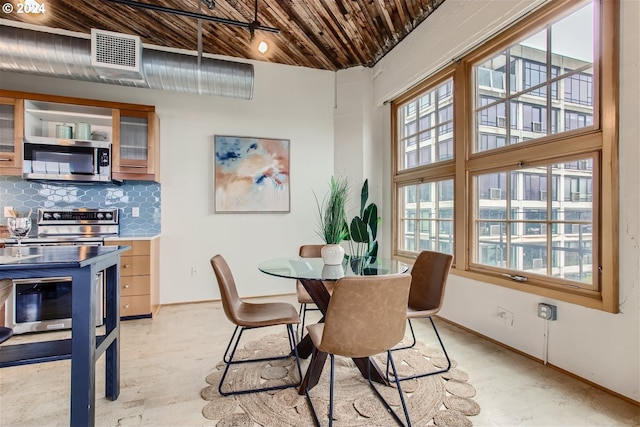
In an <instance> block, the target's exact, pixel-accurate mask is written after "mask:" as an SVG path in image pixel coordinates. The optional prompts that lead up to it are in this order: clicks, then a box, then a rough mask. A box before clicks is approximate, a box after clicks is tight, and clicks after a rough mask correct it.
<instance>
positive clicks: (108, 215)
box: [105, 212, 113, 219]
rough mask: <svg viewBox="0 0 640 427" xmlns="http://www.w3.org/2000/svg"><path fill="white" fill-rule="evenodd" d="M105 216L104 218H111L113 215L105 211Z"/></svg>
mask: <svg viewBox="0 0 640 427" xmlns="http://www.w3.org/2000/svg"><path fill="white" fill-rule="evenodd" d="M105 216H106V218H107V219H111V218H113V215H112V214H111V213H109V212H107V213H106V214H105Z"/></svg>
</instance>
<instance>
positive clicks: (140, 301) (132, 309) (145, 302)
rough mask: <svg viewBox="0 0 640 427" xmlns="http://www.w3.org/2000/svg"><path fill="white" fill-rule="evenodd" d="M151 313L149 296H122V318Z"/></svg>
mask: <svg viewBox="0 0 640 427" xmlns="http://www.w3.org/2000/svg"><path fill="white" fill-rule="evenodd" d="M150 313H151V302H150V301H149V295H133V296H120V317H126V316H140V315H143V314H150Z"/></svg>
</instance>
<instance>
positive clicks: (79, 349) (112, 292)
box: [0, 246, 130, 426]
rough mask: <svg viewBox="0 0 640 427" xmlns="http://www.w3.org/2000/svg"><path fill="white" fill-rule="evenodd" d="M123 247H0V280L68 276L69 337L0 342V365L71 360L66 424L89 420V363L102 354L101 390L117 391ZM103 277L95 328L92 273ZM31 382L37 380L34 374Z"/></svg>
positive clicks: (92, 367) (113, 397) (92, 401)
mask: <svg viewBox="0 0 640 427" xmlns="http://www.w3.org/2000/svg"><path fill="white" fill-rule="evenodd" d="M129 249H130V247H129V246H58V247H52V246H44V247H29V248H23V249H22V253H23V256H22V257H16V256H15V254H16V251H17V248H0V279H7V278H8V279H26V278H46V277H65V276H68V277H71V283H72V285H71V286H72V291H71V294H72V296H71V300H72V312H71V313H72V316H71V318H72V327H71V338H70V339H64V340H51V341H43V342H36V343H27V344H15V345H11V339H9V341H7V342H5V343H4V344H3V345H2V346H0V368H2V367H7V366H16V365H25V364H30V363H42V362H49V361H54V360H63V359H71V417H70V425H71V426H93V425H95V403H96V398H95V395H96V394H95V368H96V361H97V359H98V358H99V357H100V356H101V355H102V354H103V353H106V355H105V356H106V360H105V361H106V363H105V395H106V397H107V398H108V399H111V400H116V399H117V398H118V395H119V394H120V353H119V345H120V284H119V277H120V254H121V253H122V252H124V251H127V250H129ZM100 271H104V276H105V291H104V301H105V323H104V324H105V328H104V334H103V335H98V334H97V333H96V304H97V302H98V301H100V298H98V296H97V295H96V292H97V291H96V286H94V283H95V277H96V274H97V273H98V272H100ZM33 380H34V381H37V379H36V378H35V377H34V378H33Z"/></svg>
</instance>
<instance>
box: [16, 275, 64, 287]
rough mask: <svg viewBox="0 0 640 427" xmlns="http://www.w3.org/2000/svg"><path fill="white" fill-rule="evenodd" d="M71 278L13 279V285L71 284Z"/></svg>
mask: <svg viewBox="0 0 640 427" xmlns="http://www.w3.org/2000/svg"><path fill="white" fill-rule="evenodd" d="M70 281H71V277H70V276H65V277H38V278H31V279H13V283H14V284H16V285H22V284H24V283H36V284H37V283H51V282H70Z"/></svg>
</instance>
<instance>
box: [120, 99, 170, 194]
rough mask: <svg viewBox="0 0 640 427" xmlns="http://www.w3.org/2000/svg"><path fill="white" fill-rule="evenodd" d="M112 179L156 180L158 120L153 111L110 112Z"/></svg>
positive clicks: (158, 162) (157, 179) (157, 167)
mask: <svg viewBox="0 0 640 427" xmlns="http://www.w3.org/2000/svg"><path fill="white" fill-rule="evenodd" d="M114 123H117V124H118V127H117V128H116V127H115V126H114V135H115V137H114V140H113V146H112V155H113V164H114V166H113V169H112V171H111V173H112V175H113V178H114V179H118V180H125V179H136V180H143V181H156V182H159V180H160V150H159V148H160V147H159V142H160V141H159V130H160V129H159V128H160V126H159V125H160V123H159V120H158V116H157V115H156V113H155V112H153V111H149V112H145V111H134V110H124V109H120V110H117V111H114Z"/></svg>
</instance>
